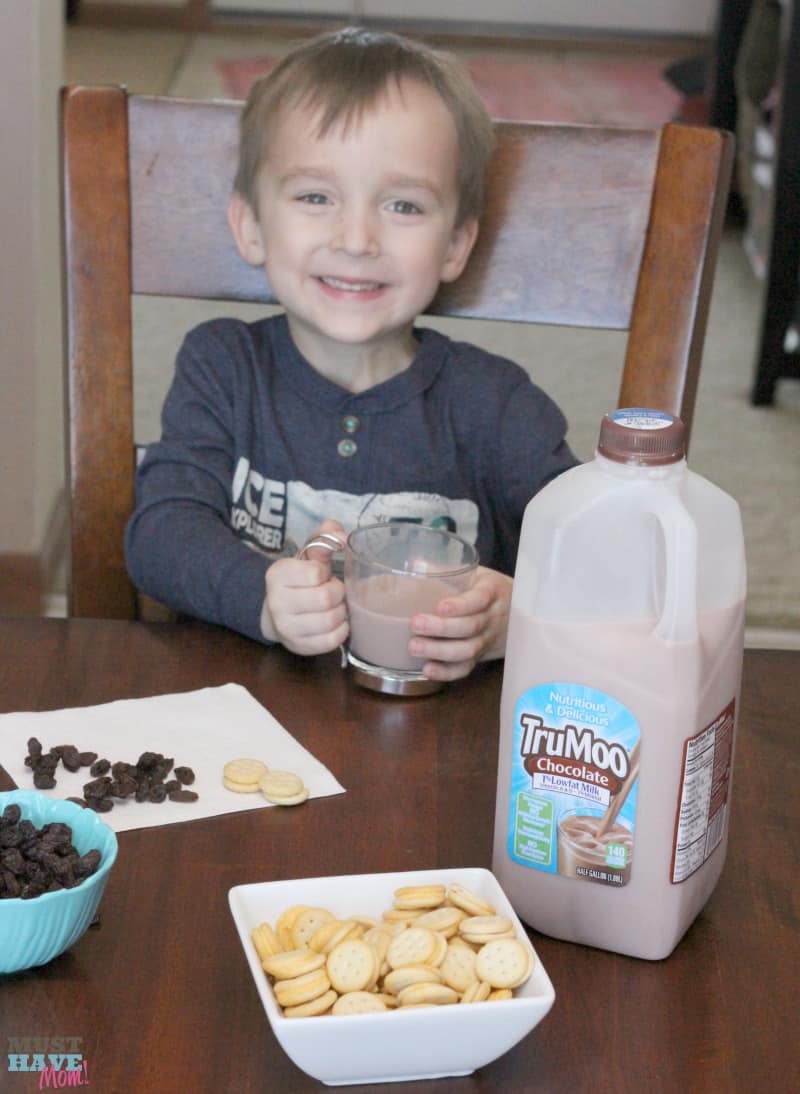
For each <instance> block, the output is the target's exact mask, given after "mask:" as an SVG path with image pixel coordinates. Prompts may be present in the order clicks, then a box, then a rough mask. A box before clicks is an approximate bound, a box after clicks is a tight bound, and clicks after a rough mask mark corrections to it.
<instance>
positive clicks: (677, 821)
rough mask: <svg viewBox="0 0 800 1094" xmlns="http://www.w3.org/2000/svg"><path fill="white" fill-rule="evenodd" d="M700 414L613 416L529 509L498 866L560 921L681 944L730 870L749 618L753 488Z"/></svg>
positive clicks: (622, 947)
mask: <svg viewBox="0 0 800 1094" xmlns="http://www.w3.org/2000/svg"><path fill="white" fill-rule="evenodd" d="M684 435H685V431H684V427H683V423H682V422H681V421H680V420H679V419H677V418H673V417H671V416H670V415H667V414H664V413H661V412H659V411H654V410H648V409H641V408H636V409H628V410H619V411H616V412H614V413H612V414H609V415H606V416H605V418H604V419H603V422H602V424H601V428H600V439H599V443H598V447H597V452H596V454H595V458H594V460H592V461H590V462H588V463H586V464H583V465H582V466H580V467H576V468H574V469H573V470H571V471H568V472H566V473H565V474H563V475H561V476H559V478H557V479H555V480H554V481H553V482H551V483H550V484H548V485H547V486H546V487H545V488H544V489H543V490H542V491H541V492H540V493H539V494H537V495H536V496H535V497H534V498H533V499H532V500H531V501H530V502H529V504H528V506H527V509H526V511H525V517H524V521H523V526H522V535H521V539H520V546H519V552H518V556H517V564H516V572H515V575H514V591H513V596H512V601H511V619H510V624H509V630H508V643H507V650H506V661H505V670H504V676H503V692H502V701H501V711H500V719H501V725H500V749H499V763H498V786H497V803H496V814H495V831H494V853H493V870H494V873H495V874H496V876H497V877H498V879H499V881H500V883H501V884H502V886H503V887H504V889H505V890H506V892H507V894H508V895H509V898H510V900H511V902H512V904H513V905H514V907H515V909H516V911H517V913H518V914H519V916H520V918H521V919H523V920H524V921H525V922H526V923H528V924H529V925H530V926H532V927H534V928H535V929H536V930H539V931H542V932H543V933H544V934H548V935H552V936H553V937H555V938H561V939H566V940H569V941H572V942H579V943H584V944H586V945H589V946H597V947H601V948H603V949H607V950H614V951H616V952H618V953H624V954H629V955H632V956H634V957H642V958H650V959H658V958H663V957H666V956H668V955H669V954H670V953H671V952H672V950H673V949H674V948H675V946H676V945H677V943H678V942H679V941H680V939H681V938H682V936H683V935H684V933H685V932H686V930H687V929H688V927H689V926H690V924H691V923H692V921H693V920H694V918H695V917H696V916H697V914H698V912H699V911H700V910H701V908H702V907H703V905H704V904H705V902H706V900H707V899H708V897H709V896H710V894H711V892H712V890H713V888H714V886H715V885H716V882H717V880H718V879H719V876H720V873H721V871H722V867H723V863H724V860H725V853H726V847H727V840H728V816H729V812H730V801H731V771H732V764H733V753H734V733H735V727H736V717H737V705H738V700H739V684H740V678H741V665H742V649H743V636H744V598H745V561H744V545H743V539H742V527H741V518H740V514H739V508H738V505H737V504H736V502H735V501H734V500H733V499H732V498H731V497H729V496H728V495H727V494H725V493H724V492H723V491H722V490H720V489H718V488H717V487H716V486H714V485H712V484H711V483H710V482H708V481H707V480H706V479H704V478H702V477H701V476H699V475H697V474H695V473H694V472H692V471H689V470H688V469H687V466H686V459H685V443H684Z"/></svg>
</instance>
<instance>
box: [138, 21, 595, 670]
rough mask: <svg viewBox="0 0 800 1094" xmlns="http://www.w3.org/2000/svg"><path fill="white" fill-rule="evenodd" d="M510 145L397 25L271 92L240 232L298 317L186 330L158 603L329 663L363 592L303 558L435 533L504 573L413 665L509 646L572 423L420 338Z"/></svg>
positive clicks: (158, 464)
mask: <svg viewBox="0 0 800 1094" xmlns="http://www.w3.org/2000/svg"><path fill="white" fill-rule="evenodd" d="M492 148H493V135H492V126H491V121H490V119H489V117H488V115H487V113H486V110H485V108H484V106H483V104H482V102H481V100H480V99H479V97H478V95H477V93H476V91H475V89H474V87H473V86H472V85H471V83H470V81H469V79H468V78H467V77H465V76H464V74H463V73H462V72H461V71H460V69H459V68H458V66H457V65H456V64H455V62H454V61H453V60H452V59H451V58H449V57H447V56H445V55H441V54H438V53H434V52H433V51H431V50H429V49H428V48H426V47H424V46H421V45H418V44H416V43H412V42H409V41H406V40H405V39H403V38H400V37H398V36H395V35H392V34H383V33H374V32H369V31H365V30H360V29H350V30H346V31H341V32H338V33H334V34H329V35H324V36H323V37H321V38H318V39H315V40H314V41H313V42H310V43H309V44H307V45H305V46H303V47H301V48H300V49H298V50H297V51H295V52H294V53H292V54H290V55H289V56H288V57H287V58H285V59H284V60H283V61H282V62H281V63H280V64H279V65H278V66H277V67H276V69H275V70H274V71H273V72H272V73H271V74H270V75H269V76H268V77H266V78H265V79H263V80H260V81H258V82H257V83H256V85H255V86H254V87H253V89H252V91H251V93H250V96H249V99H248V102H247V104H246V106H245V109H244V113H243V115H242V123H241V146H240V159H239V167H238V172H237V175H236V180H235V185H234V193H233V197H232V198H231V201H230V207H229V210H228V220H229V223H230V227H231V230H232V232H233V236H234V239H235V241H236V244H237V246H238V249H239V252H240V253H241V255H242V257H243V258H244V260H245V261H246V262H248V263H251V264H252V265H256V266H263V268H264V270H265V272H266V275H267V278H268V281H269V284H270V287H271V289H272V292H273V294H274V296H275V297H276V298H277V300H279V301H280V303H281V305H282V307H283V308H284V311H285V314H282V315H279V316H275V317H272V318H267V319H262V320H260V321H257V322H255V323H250V324H247V323H243V322H240V321H238V320H233V319H222V320H214V321H211V322H208V323H204V324H201V325H200V326H199V327H197V328H196V329H195V330H194V331H192V332H190V334H189V335H188V337H187V338H186V340H185V342H184V344H183V346H182V348H181V350H180V353H179V356H178V360H177V365H176V374H175V379H174V381H173V384H172V387H171V389H170V392H169V394H168V396H167V399H166V402H165V405H164V410H163V416H162V427H163V432H162V439H161V441H160V442H159V443H157V444H154V445H151V446H150V448H149V449H148V452H147V455H146V457H145V459H144V461H143V462H142V464H141V466H140V469H139V472H138V477H137V508H136V511H135V513H134V514H133V517H132V518H131V521H130V523H129V526H128V530H127V536H126V551H127V562H128V568H129V570H130V573H131V576H132V578H133V580H134V582H135V583H136V584H137V585H138V586H139V587H140V588H141V589H142V590H143V591H145V592H147V593H149V594H150V595H151V596H154V597H156V598H157V599H159V600H161V601H163V602H164V603H166V604H169V605H171V606H172V607H174V608H176V609H178V610H179V611H183V612H186V613H189V614H191V615H194V616H198V617H200V618H203V619H207V620H209V621H212V622H216V623H222V624H224V625H226V626H229V627H232V628H234V629H236V630H238V631H241V632H242V633H244V634H246V635H249V636H250V637H252V638H255V639H258V640H261V641H266V642H282V643H283V644H284V645H285V646H287V647H288V648H289V649H291V650H294V651H295V652H297V653H300V654H317V653H323V652H327V651H330V650H333V649H335V648H336V647H337V646H338V645H339V644H340V643H342V642H343V641H344V640H345V639H346V638H347V634H348V620H347V610H346V605H345V600H344V588H343V585H342V582H341V581H340V580H339V578H338V577H336V576H335V575H334V573H333V572H332V569H331V560H330V556H329V555H328V554H327V553H326V552H324V551H319V550H318V549H316V548H314V549H312V550H311V551H310V552H309V555H310V556H311V557H303V558H298V557H296V556H297V554H298V552H299V551H300V550H301V549H302V547H303V544H304V543H306V542H307V541H308V540H309V538H310V537H312V536H313V535H314V534H315V533H317V532H319V531H320V530H321V531H330V532H334V533H336V534H338V535H340V536H344V535H345V534H346V533H347V532H349V531H350V530H351V529H352V528H354V527H357V526H360V525H364V524H371V523H374V522H376V521H384V520H412V521H417V522H423V523H427V524H435V525H438V526H443V527H447V528H449V529H451V530H452V531H455V532H457V533H458V534H459V535H461V536H463V537H464V538H466V539H468V540H470V542H472V543H475V544H476V545H477V547H478V551H479V555H480V558H481V561H482V563H483V565H482V566H481V568H480V569H479V572H478V576H477V579H476V581H475V583H474V585H473V586H472V588H471V589H470V590H469V591H467V592H465V593H463V594H461V595H459V596H453V597H449V598H447V599H445V600H443V601H441V603H440V604H439V605H438V607H437V612H436V614H420V615H417V616H415V617H414V619H413V620H412V632H413V633H412V637H411V639H410V643H409V650H410V652H411V654H412V655H413V656H417V657H424V658H426V659H427V661H426V665H425V668H424V671H425V673H426V675H428V676H429V677H431V678H432V679H438V680H452V679H455V678H457V677H461V676H465V675H467V673H469V672H470V671H471V669H472V668H473V666H474V665H475V663H476V662H477V661H478V660H481V659H488V658H493V657H502V656H503V653H504V649H505V636H506V626H507V620H508V608H509V601H510V595H511V576H510V575H512V574H513V569H514V562H515V557H516V550H517V544H518V539H519V532H520V525H521V520H522V514H523V510H524V508H525V505H526V503H527V502H528V500H529V499H530V498H531V496H532V495H533V494H535V493H536V492H537V491H538V490H539V489H540V488H541V487H542V486H543V485H544V484H545V483H546V482H548V481H549V480H550V479H551V478H553V477H554V476H556V475H558V474H559V473H560V472H561V471H563V470H565V469H566V468H568V467H571V466H572V465H573V464H574V463H575V462H576V461H575V458H574V457H573V455H572V453H571V452H570V450H569V448H568V446H567V444H566V442H565V440H564V434H565V430H566V423H565V421H564V418H563V416H562V414H561V413H560V411H559V410H558V408H557V407H556V406H555V404H554V403H553V402H552V401H551V400H550V399H549V398H548V397H547V396H546V395H545V394H544V393H543V392H542V391H540V390H539V389H538V388H537V387H535V386H534V385H533V384H532V383H531V382H530V380H529V379H528V376H527V374H526V373H525V372H524V371H523V370H522V369H521V368H519V367H518V366H517V365H514V364H512V363H511V362H509V361H506V360H503V359H501V358H498V357H494V356H493V355H491V354H489V353H487V352H485V351H483V350H480V349H477V348H476V347H473V346H470V345H467V344H464V343H457V342H453V341H451V340H449V339H448V338H446V337H445V336H443V335H441V334H439V333H436V332H434V331H431V330H424V329H418V328H415V326H414V323H415V320H416V319H417V318H418V316H419V315H420V314H421V313H422V312H423V311H424V310H425V308H426V307H427V306H428V304H430V302H431V300H432V299H433V297H434V295H435V293H436V291H437V289H438V287H439V284H440V283H441V282H448V281H453V280H455V279H456V278H457V277H458V276H459V274H460V273H461V271H462V270H463V269H464V266H465V264H466V262H467V259H468V258H469V255H470V252H471V250H472V247H473V244H474V242H475V239H476V236H477V232H478V216H479V213H480V208H481V201H482V194H483V182H484V175H485V172H486V168H487V165H488V162H489V158H490V156H491V152H492Z"/></svg>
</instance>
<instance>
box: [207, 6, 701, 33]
mask: <svg viewBox="0 0 800 1094" xmlns="http://www.w3.org/2000/svg"><path fill="white" fill-rule="evenodd" d="M717 4H718V0H635V2H634V3H631V0H592V2H591V3H587V2H586V0H492V2H491V3H490V4H487V3H486V0H307V2H304V3H292V2H291V0H210V3H209V8H210V10H212V11H218V12H225V11H228V12H230V11H237V10H238V11H245V10H246V11H257V12H258V11H261V12H271V13H280V14H295V15H297V14H299V13H301V12H306V13H308V12H318V13H320V12H325V13H329V14H339V13H341V14H342V15H345V16H349V17H354V16H361V17H362V18H365V19H370V18H372V19H379V18H387V19H388V18H393V19H418V20H422V19H429V20H462V21H466V22H478V23H481V24H483V25H486V24H488V23H494V22H498V23H499V22H508V23H517V24H521V25H525V24H527V25H530V26H541V27H553V28H564V27H566V28H572V29H580V30H615V31H620V30H621V31H625V32H626V33H628V34H631V33H637V32H652V33H661V34H688V35H693V34H699V35H704V34H708V33H709V32H710V31H711V29H712V27H713V23H714V18H715V16H716V11H717Z"/></svg>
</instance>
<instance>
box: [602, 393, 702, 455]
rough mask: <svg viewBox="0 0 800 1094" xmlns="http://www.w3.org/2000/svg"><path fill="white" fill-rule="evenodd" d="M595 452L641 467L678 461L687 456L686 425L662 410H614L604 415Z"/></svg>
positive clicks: (640, 408) (644, 408)
mask: <svg viewBox="0 0 800 1094" xmlns="http://www.w3.org/2000/svg"><path fill="white" fill-rule="evenodd" d="M597 451H598V453H599V454H600V455H601V456H605V458H606V459H607V460H615V461H616V462H617V463H627V464H636V465H639V466H642V467H658V466H661V465H663V464H669V463H677V462H678V461H679V460H682V459H683V458H684V456H685V455H686V428H685V426H684V424H683V422H682V421H681V419H680V418H676V417H674V416H673V415H672V414H667V413H666V412H665V411H663V410H650V409H648V408H647V407H627V408H625V409H622V410H615V411H612V413H610V414H606V415H604V417H603V421H602V422H601V424H600V440H599V441H598V444H597Z"/></svg>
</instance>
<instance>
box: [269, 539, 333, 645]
mask: <svg viewBox="0 0 800 1094" xmlns="http://www.w3.org/2000/svg"><path fill="white" fill-rule="evenodd" d="M322 532H327V533H329V534H331V535H334V536H338V537H339V538H340V539H341V541H342V543H344V541H345V539H346V533H345V530H344V528H342V526H341V524H339V523H338V522H337V521H333V520H326V521H323V522H322V524H321V525H320V526H319V528H318V529H317V531H316V532H315V533H314V536H318V535H319V534H320V533H322ZM261 632H262V634H263V635H264V637H265V638H266V639H268V640H269V641H271V642H280V643H282V644H283V645H284V646H286V648H287V649H289V650H291V651H292V652H293V653H299V654H303V655H304V656H310V655H313V654H318V653H330V651H331V650H335V649H336V647H337V646H340V645H341V644H342V643H343V642H344V641H345V640H346V639H347V636H348V634H349V633H350V624H349V622H348V618H347V607H346V605H345V599H344V585H343V583H342V582H341V581H340V580H339V579H338V578H337V577H334V576H333V575H332V573H331V552H330V551H328V550H326V549H325V548H324V547H311V548H310V549H309V550H308V553H307V555H306V557H304V558H281V559H278V560H277V562H273V563H272V565H271V566H270V567H269V569H268V570H267V573H266V595H265V597H264V603H263V606H262V609H261Z"/></svg>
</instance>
